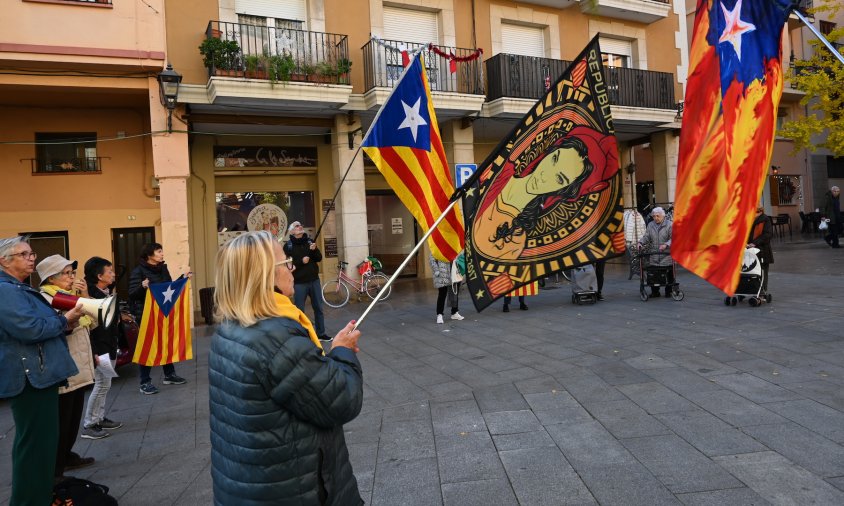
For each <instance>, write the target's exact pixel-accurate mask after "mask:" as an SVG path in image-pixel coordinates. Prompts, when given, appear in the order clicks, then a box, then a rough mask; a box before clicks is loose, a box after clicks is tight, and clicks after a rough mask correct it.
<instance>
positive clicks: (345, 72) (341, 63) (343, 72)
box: [337, 58, 352, 84]
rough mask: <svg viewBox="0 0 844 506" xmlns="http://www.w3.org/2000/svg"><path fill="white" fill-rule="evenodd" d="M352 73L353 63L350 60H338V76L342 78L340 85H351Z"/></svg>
mask: <svg viewBox="0 0 844 506" xmlns="http://www.w3.org/2000/svg"><path fill="white" fill-rule="evenodd" d="M351 71H352V61H351V60H349V59H348V58H340V59H339V60H337V75H339V76H340V80H339V82H340V84H349V82H350V81H349V72H351Z"/></svg>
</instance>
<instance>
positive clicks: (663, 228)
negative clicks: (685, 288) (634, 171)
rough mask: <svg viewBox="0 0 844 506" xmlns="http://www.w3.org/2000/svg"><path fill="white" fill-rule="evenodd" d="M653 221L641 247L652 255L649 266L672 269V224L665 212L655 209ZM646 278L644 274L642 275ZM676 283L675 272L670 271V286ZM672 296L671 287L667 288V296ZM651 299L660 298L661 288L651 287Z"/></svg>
mask: <svg viewBox="0 0 844 506" xmlns="http://www.w3.org/2000/svg"><path fill="white" fill-rule="evenodd" d="M651 216H653V221H652V222H650V223H648V228H647V230H645V235H644V237H642V238H641V239H639V247H640V248H642V249H644V250H645V251H646V252H648V253H650V256H649V257H648V265H649V266H652V267H671V266H673V265H674V260H672V259H671V222H670V221H669V220H666V219H665V210H664V209H663V208H661V207H655V208H654V210H653V211H651ZM642 275H643V276H644V273H643V274H642ZM673 282H674V270H673V269H669V270H668V283H669V285H670V284H671V283H673ZM670 295H671V287H670V286H666V287H665V296H666V297H669V296H670ZM651 297H659V288H657V287H654V286H651Z"/></svg>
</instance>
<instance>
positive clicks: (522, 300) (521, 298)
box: [504, 295, 525, 306]
mask: <svg viewBox="0 0 844 506" xmlns="http://www.w3.org/2000/svg"><path fill="white" fill-rule="evenodd" d="M511 300H513V297H511V296H509V295H505V296H504V305H505V306H509V305H510V301H511ZM519 305H520V306H524V305H525V296H524V295H519Z"/></svg>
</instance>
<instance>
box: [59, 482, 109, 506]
mask: <svg viewBox="0 0 844 506" xmlns="http://www.w3.org/2000/svg"><path fill="white" fill-rule="evenodd" d="M51 505H52V506H117V499H115V498H114V497H112V496H110V495H108V487H106V486H105V485H100V484H99V483H94V482H92V481H88V480H83V479H80V478H67V479H66V480H63V481H62V482H60V483H58V484H57V485H56V486H54V487H53V502H52V503H51Z"/></svg>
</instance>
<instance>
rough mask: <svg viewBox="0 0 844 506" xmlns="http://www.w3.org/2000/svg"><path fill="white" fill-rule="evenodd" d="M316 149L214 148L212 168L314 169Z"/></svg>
mask: <svg viewBox="0 0 844 506" xmlns="http://www.w3.org/2000/svg"><path fill="white" fill-rule="evenodd" d="M316 166H317V148H314V147H284V146H214V167H216V168H227V167H316Z"/></svg>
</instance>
